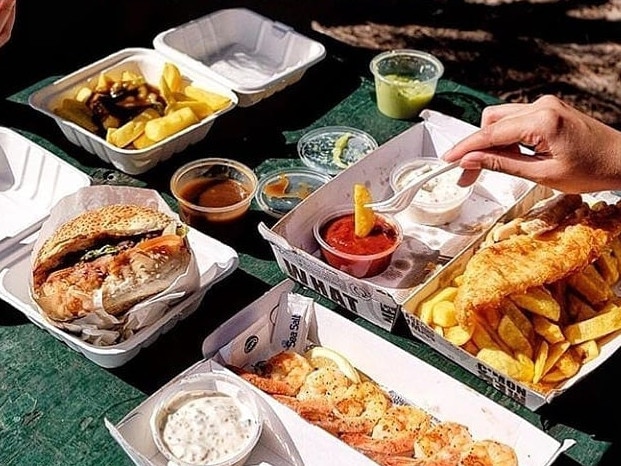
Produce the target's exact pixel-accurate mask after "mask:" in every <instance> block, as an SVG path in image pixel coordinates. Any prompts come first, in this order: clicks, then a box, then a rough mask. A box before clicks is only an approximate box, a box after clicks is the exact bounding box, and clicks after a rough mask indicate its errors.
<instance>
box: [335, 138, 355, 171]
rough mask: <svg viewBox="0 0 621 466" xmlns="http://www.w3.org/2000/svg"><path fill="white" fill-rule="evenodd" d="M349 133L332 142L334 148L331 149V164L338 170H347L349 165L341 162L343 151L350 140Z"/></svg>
mask: <svg viewBox="0 0 621 466" xmlns="http://www.w3.org/2000/svg"><path fill="white" fill-rule="evenodd" d="M351 136H352V135H351V134H350V133H344V134H343V135H342V136H340V137H339V138H338V139H337V140H336V141H335V142H334V148H333V149H332V162H334V164H335V165H336V166H337V167H339V168H347V167H348V166H349V165H348V164H346V163H345V162H343V159H342V156H343V151H344V150H345V148H347V144H348V143H349V139H350V138H351Z"/></svg>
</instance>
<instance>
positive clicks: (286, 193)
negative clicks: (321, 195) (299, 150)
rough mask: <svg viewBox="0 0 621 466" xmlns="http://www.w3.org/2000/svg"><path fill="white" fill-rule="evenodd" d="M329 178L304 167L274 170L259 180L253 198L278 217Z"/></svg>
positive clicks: (262, 207)
mask: <svg viewBox="0 0 621 466" xmlns="http://www.w3.org/2000/svg"><path fill="white" fill-rule="evenodd" d="M330 179H331V178H330V176H329V175H326V174H323V173H319V172H316V171H314V170H310V169H308V168H304V167H291V168H284V169H279V170H275V171H272V172H270V173H268V174H266V175H264V176H263V177H262V178H261V179H260V180H259V186H258V188H257V193H256V196H255V198H256V200H257V203H258V204H259V207H261V209H263V210H264V211H265V212H267V213H268V214H270V215H271V216H272V217H276V218H280V217H282V216H283V215H285V214H286V213H287V212H289V211H290V210H291V209H293V208H294V207H295V206H297V205H298V204H299V203H300V202H302V201H303V200H304V199H305V198H306V197H308V196H309V195H310V194H311V193H313V192H314V191H315V190H316V189H317V188H319V187H321V186H322V185H324V184H325V183H327V182H328V181H330Z"/></svg>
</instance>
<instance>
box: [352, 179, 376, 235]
mask: <svg viewBox="0 0 621 466" xmlns="http://www.w3.org/2000/svg"><path fill="white" fill-rule="evenodd" d="M372 201H373V198H372V197H371V193H370V192H369V190H368V189H367V188H366V187H365V186H364V185H363V184H360V183H356V184H355V185H354V233H355V235H356V236H358V237H361V238H363V237H365V236H367V235H368V234H369V233H371V230H372V229H373V225H375V212H373V210H371V209H369V208H368V207H365V204H369V203H370V202H372Z"/></svg>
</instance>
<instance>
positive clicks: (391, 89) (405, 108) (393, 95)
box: [375, 74, 436, 119]
mask: <svg viewBox="0 0 621 466" xmlns="http://www.w3.org/2000/svg"><path fill="white" fill-rule="evenodd" d="M382 78H383V79H377V80H376V85H375V92H376V94H377V107H378V108H379V110H380V112H382V113H383V114H384V115H386V116H389V117H391V118H397V119H408V118H412V117H415V116H417V115H418V114H419V113H420V111H421V110H422V109H423V108H425V107H426V106H427V104H428V103H429V102H430V101H431V99H432V98H433V95H434V93H435V88H436V85H435V82H434V83H429V82H427V83H423V82H420V81H419V80H417V79H412V78H409V77H407V76H400V75H396V74H388V75H385V76H383V77H382Z"/></svg>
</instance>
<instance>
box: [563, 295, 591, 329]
mask: <svg viewBox="0 0 621 466" xmlns="http://www.w3.org/2000/svg"><path fill="white" fill-rule="evenodd" d="M567 312H568V313H569V315H570V317H571V318H572V319H573V320H574V321H575V322H579V321H581V320H586V319H590V318H591V317H595V316H596V315H597V311H596V310H595V309H593V307H591V305H590V304H588V303H586V302H585V301H583V300H582V298H579V297H578V296H577V295H575V294H573V293H570V294H569V295H568V296H567Z"/></svg>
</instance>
